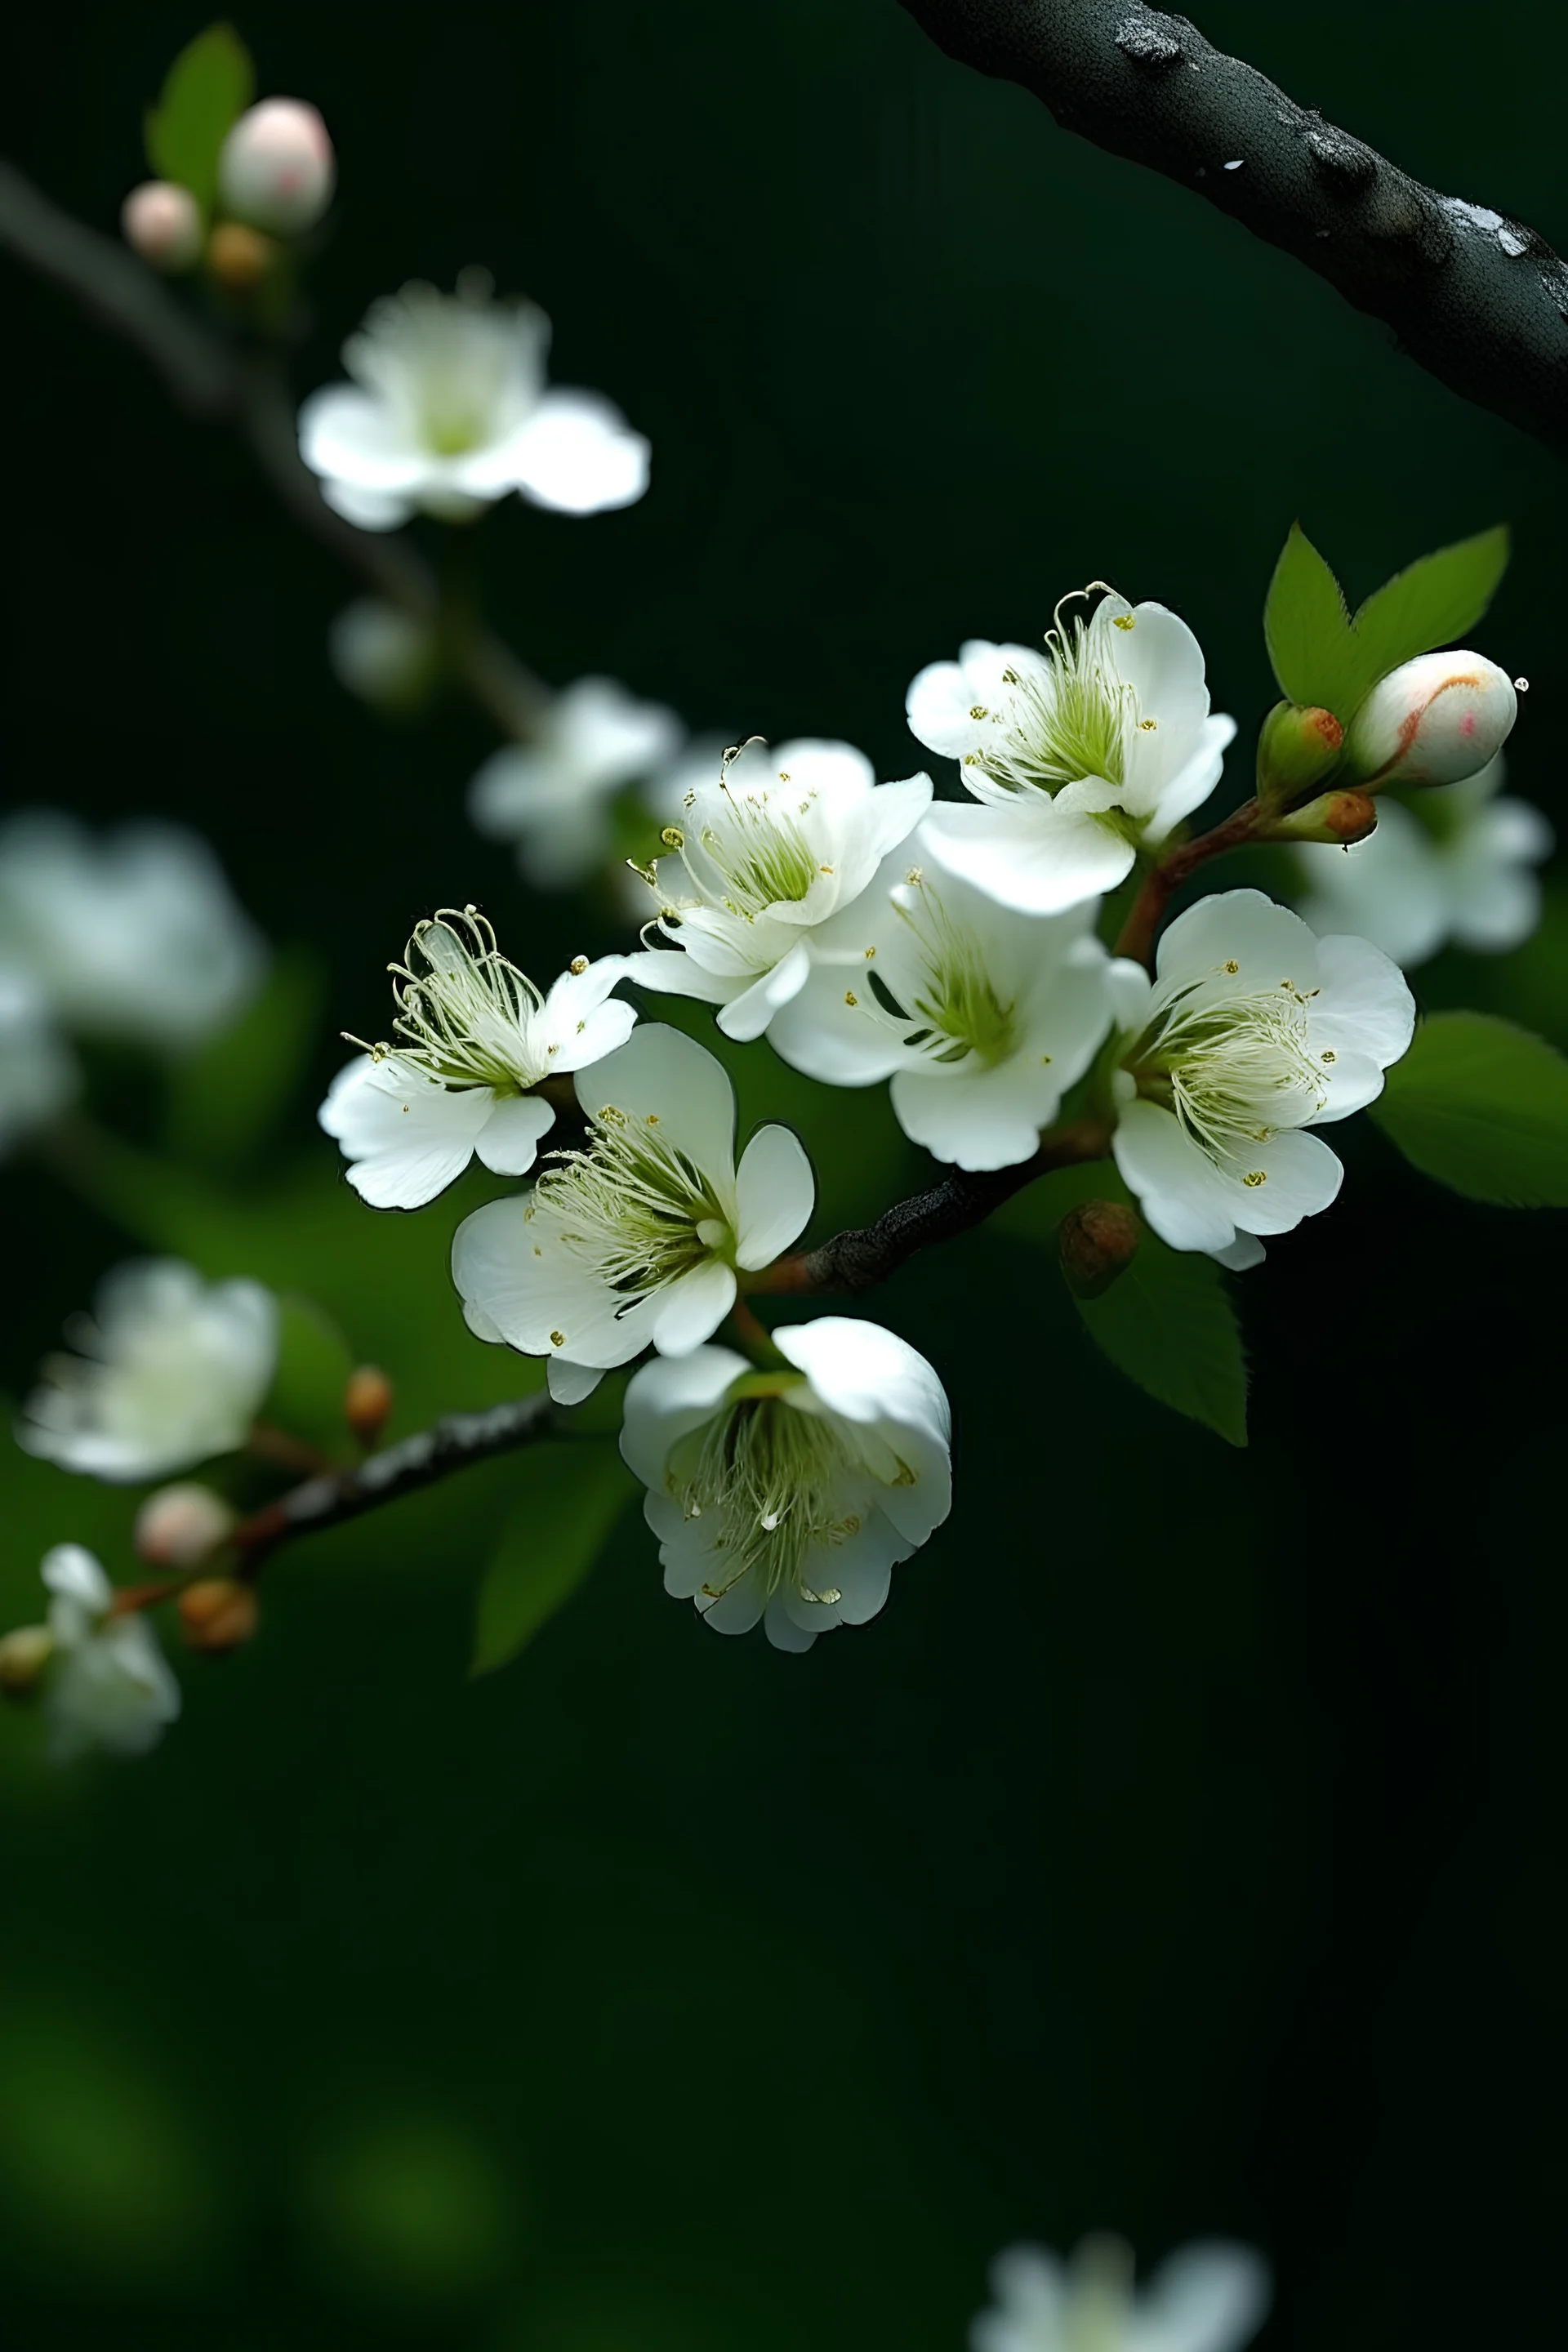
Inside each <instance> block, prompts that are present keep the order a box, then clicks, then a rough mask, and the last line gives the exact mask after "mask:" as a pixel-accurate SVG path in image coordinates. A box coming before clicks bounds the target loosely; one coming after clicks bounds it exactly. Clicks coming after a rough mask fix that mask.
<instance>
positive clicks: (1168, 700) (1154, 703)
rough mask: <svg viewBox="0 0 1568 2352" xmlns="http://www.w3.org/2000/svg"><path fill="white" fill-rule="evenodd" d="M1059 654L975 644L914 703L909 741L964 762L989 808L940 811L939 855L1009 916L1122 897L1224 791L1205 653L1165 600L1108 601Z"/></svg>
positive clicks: (941, 665) (917, 687)
mask: <svg viewBox="0 0 1568 2352" xmlns="http://www.w3.org/2000/svg"><path fill="white" fill-rule="evenodd" d="M1068 601H1070V600H1068V599H1066V598H1064V599H1063V604H1062V605H1058V608H1057V619H1056V625H1055V626H1054V627H1053V628H1052V629H1050V630H1049V631H1048V632H1047V636H1046V643H1045V649H1044V651H1043V652H1036V651H1034V650H1033V649H1032V648H1031V647H1029V646H1013V645H1002V646H994V645H990V644H987V643H986V642H984V640H983V639H979V638H974V639H972V640H971V641H970V642H969V643H968V644H967V645H965V646H963V648H962V650H961V652H960V655H959V658H958V660H957V661H956V662H933V663H932V664H931V666H930V667H929V668H926V669H922V670H921V673H920V675H919V677H916V678H915V679H914V681H913V683H912V684H911V686H910V691H909V704H908V708H909V720H910V730H911V732H912V733H913V734H914V735H915V736H916V737H917V738H918V739H919V740H920V741H921V742H922V743H926V744H929V745H930V747H931V750H932V751H941V752H944V753H946V754H947V756H948V757H950V758H952V759H955V760H958V761H961V762H962V776H963V784H964V787H965V789H966V790H967V791H968V792H970V793H973V795H974V798H975V799H976V800H977V801H981V802H984V803H985V806H984V807H982V808H972V807H967V806H965V805H963V804H962V803H952V802H941V803H938V804H937V806H936V807H934V808H933V809H932V811H931V825H930V836H931V855H932V856H935V857H937V858H938V859H940V861H941V862H942V864H943V865H944V866H948V867H949V868H950V870H951V871H952V872H953V873H954V874H958V875H961V876H963V878H964V879H965V880H967V881H970V882H973V883H974V884H975V885H976V886H977V887H979V888H980V889H982V890H984V891H986V892H987V893H988V894H989V896H990V897H992V898H995V899H998V900H999V901H1000V902H1001V904H1002V905H1003V906H1006V907H1017V908H1021V909H1022V910H1023V911H1025V912H1026V913H1028V914H1034V915H1055V914H1059V913H1060V912H1061V910H1062V909H1063V908H1065V907H1070V906H1073V905H1075V904H1076V903H1077V902H1078V900H1079V899H1080V898H1098V897H1100V895H1101V894H1102V893H1103V892H1105V891H1107V890H1113V889H1114V888H1115V887H1116V885H1117V884H1118V883H1119V882H1121V881H1122V880H1123V879H1124V878H1125V877H1126V876H1127V875H1129V874H1130V873H1131V870H1132V865H1133V860H1134V858H1135V856H1136V855H1137V846H1136V845H1137V844H1138V843H1139V842H1140V841H1143V842H1147V843H1148V844H1150V845H1153V844H1155V843H1157V842H1160V841H1163V839H1164V837H1165V835H1167V834H1168V833H1169V832H1170V831H1171V828H1172V826H1173V825H1174V824H1178V823H1179V822H1180V820H1181V819H1182V818H1183V817H1184V816H1188V815H1190V814H1191V813H1192V811H1193V810H1194V809H1195V808H1196V807H1197V806H1198V804H1199V803H1200V802H1202V801H1205V800H1206V799H1207V798H1208V796H1209V794H1210V793H1211V792H1213V790H1214V788H1215V784H1216V783H1217V782H1219V775H1220V768H1221V765H1222V763H1223V761H1224V759H1225V753H1226V746H1227V744H1228V743H1229V742H1230V740H1231V739H1232V737H1233V736H1234V735H1235V733H1236V721H1235V720H1234V719H1226V718H1219V717H1215V716H1213V715H1211V713H1210V710H1209V693H1208V687H1207V685H1206V684H1205V677H1204V656H1203V648H1202V647H1201V646H1200V645H1199V644H1198V641H1197V639H1196V637H1194V635H1193V633H1192V631H1191V629H1189V628H1188V626H1187V625H1186V623H1185V622H1184V621H1183V620H1179V619H1178V618H1177V616H1176V614H1174V613H1171V612H1167V610H1166V609H1165V607H1164V605H1163V604H1129V603H1128V602H1127V599H1126V598H1125V597H1124V596H1118V595H1115V594H1113V593H1109V592H1108V593H1105V594H1104V595H1102V596H1101V598H1100V603H1099V604H1097V605H1096V606H1095V609H1094V612H1093V614H1092V615H1091V616H1090V618H1089V620H1088V621H1084V620H1081V619H1079V618H1078V617H1077V616H1070V617H1068V618H1067V619H1065V620H1064V619H1063V617H1062V613H1063V607H1064V606H1065V604H1067V603H1068Z"/></svg>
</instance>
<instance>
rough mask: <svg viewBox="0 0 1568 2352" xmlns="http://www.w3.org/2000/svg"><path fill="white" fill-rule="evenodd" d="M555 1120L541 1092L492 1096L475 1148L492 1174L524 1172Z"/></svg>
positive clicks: (525, 1173) (536, 1155)
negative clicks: (487, 1116)
mask: <svg viewBox="0 0 1568 2352" xmlns="http://www.w3.org/2000/svg"><path fill="white" fill-rule="evenodd" d="M475 1091H476V1092H477V1091H479V1089H475ZM554 1124H555V1113H554V1111H553V1110H552V1108H551V1106H550V1105H549V1103H547V1102H546V1101H545V1100H544V1098H543V1097H542V1095H501V1096H500V1097H492V1098H491V1109H490V1115H489V1118H487V1119H486V1121H485V1123H484V1125H483V1127H481V1128H480V1129H479V1136H478V1139H477V1140H476V1142H475V1144H474V1150H476V1151H477V1152H478V1154H479V1158H480V1159H481V1160H483V1161H484V1163H485V1166H486V1167H487V1168H489V1170H491V1171H492V1172H493V1173H494V1174H495V1175H497V1176H526V1175H527V1173H528V1171H529V1170H530V1169H531V1167H532V1165H533V1163H534V1161H535V1160H536V1159H537V1158H538V1156H539V1145H540V1141H541V1139H542V1137H544V1136H546V1135H548V1134H549V1132H550V1130H551V1129H552V1127H553V1126H554Z"/></svg>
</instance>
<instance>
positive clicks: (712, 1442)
mask: <svg viewBox="0 0 1568 2352" xmlns="http://www.w3.org/2000/svg"><path fill="white" fill-rule="evenodd" d="M773 1339H774V1342H775V1344H776V1346H777V1347H778V1349H779V1350H780V1352H781V1354H782V1355H783V1356H784V1358H785V1359H786V1362H785V1365H784V1366H783V1367H781V1368H780V1369H779V1370H774V1371H766V1372H759V1371H756V1370H753V1369H752V1366H751V1365H750V1364H748V1363H747V1362H746V1361H745V1360H744V1358H743V1357H741V1356H738V1355H735V1354H733V1353H732V1352H731V1349H727V1348H699V1349H696V1350H695V1351H694V1352H693V1353H692V1354H690V1355H687V1356H682V1357H679V1358H678V1359H677V1360H674V1361H670V1360H666V1359H662V1358H656V1359H655V1360H653V1361H652V1362H650V1363H647V1364H645V1365H644V1366H643V1368H642V1370H640V1371H638V1372H637V1373H636V1374H635V1375H634V1377H633V1379H632V1381H631V1384H630V1386H629V1387H628V1388H627V1390H626V1418H625V1423H624V1425H623V1428H622V1431H621V1452H622V1454H624V1455H625V1457H626V1462H627V1464H628V1465H629V1466H630V1467H631V1468H632V1469H633V1470H634V1471H635V1472H636V1473H637V1476H638V1477H639V1478H640V1479H641V1480H642V1482H643V1484H644V1486H646V1487H647V1490H648V1491H647V1498H646V1500H645V1503H644V1506H643V1507H644V1511H645V1513H646V1516H647V1523H648V1525H649V1527H650V1528H652V1530H653V1532H654V1534H655V1535H656V1536H657V1537H658V1540H659V1558H660V1560H661V1561H662V1563H663V1566H664V1583H665V1590H666V1591H667V1592H670V1593H672V1594H674V1596H675V1597H676V1598H677V1599H678V1600H682V1601H685V1600H689V1601H694V1602H695V1603H696V1606H697V1610H698V1613H699V1614H700V1616H702V1617H704V1618H706V1620H707V1622H708V1623H709V1624H710V1625H712V1626H714V1627H716V1628H717V1629H718V1631H719V1632H720V1633H747V1632H749V1631H750V1629H751V1628H752V1626H753V1625H755V1624H756V1623H757V1622H758V1620H759V1619H761V1620H762V1621H763V1624H764V1626H765V1628H766V1631H767V1635H768V1639H769V1640H770V1641H771V1642H772V1643H773V1645H774V1647H775V1648H776V1649H780V1650H809V1649H810V1647H811V1645H812V1643H813V1642H814V1641H815V1640H816V1636H817V1634H818V1633H829V1632H831V1631H832V1630H833V1628H834V1627H835V1626H837V1625H863V1624H865V1623H866V1622H867V1621H868V1619H869V1618H872V1617H875V1616H876V1615H877V1613H878V1612H879V1610H880V1609H881V1607H882V1604H883V1602H884V1601H886V1600H887V1597H888V1589H889V1581H890V1580H891V1575H892V1570H893V1569H894V1568H895V1567H896V1565H897V1564H898V1562H899V1561H900V1560H902V1559H908V1558H909V1557H910V1553H911V1552H913V1551H916V1550H918V1549H919V1548H920V1546H921V1544H923V1543H924V1542H925V1540H926V1538H928V1536H930V1534H931V1530H932V1529H933V1528H937V1527H940V1526H941V1524H942V1521H943V1519H945V1518H946V1517H947V1515H948V1510H949V1507H950V1505H951V1502H952V1475H951V1469H950V1428H949V1415H948V1404H947V1398H946V1396H945V1395H944V1393H943V1391H942V1382H941V1381H939V1380H938V1379H937V1376H936V1374H935V1372H934V1371H933V1370H931V1366H930V1365H929V1364H928V1363H927V1362H926V1360H925V1359H924V1357H923V1356H919V1355H917V1354H916V1353H915V1350H914V1349H912V1348H910V1347H909V1346H907V1345H906V1343H905V1342H904V1341H903V1340H902V1339H897V1338H895V1336H894V1335H893V1333H892V1332H890V1331H884V1330H883V1329H881V1328H880V1327H879V1325H877V1324H875V1323H862V1322H858V1321H853V1320H850V1319H848V1318H845V1317H843V1316H837V1315H827V1316H824V1317H822V1318H821V1319H820V1320H819V1321H817V1322H815V1323H804V1324H798V1325H795V1326H794V1327H793V1328H785V1329H784V1330H780V1331H775V1332H774V1333H773Z"/></svg>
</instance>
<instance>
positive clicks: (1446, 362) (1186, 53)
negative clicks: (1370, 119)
mask: <svg viewBox="0 0 1568 2352" xmlns="http://www.w3.org/2000/svg"><path fill="white" fill-rule="evenodd" d="M900 5H902V6H903V7H904V8H905V9H906V10H907V11H908V13H909V14H910V16H912V17H913V18H914V19H915V21H916V23H917V24H918V25H920V26H922V27H923V29H924V30H925V31H926V32H927V33H929V34H930V35H931V38H932V39H933V40H934V41H935V42H936V43H937V44H938V45H939V47H942V48H943V49H945V50H946V52H947V54H948V55H949V57H952V58H958V59H960V60H961V61H962V62H963V64H965V65H971V66H974V67H977V68H979V70H980V71H981V72H982V73H986V74H993V75H995V76H997V77H998V78H1000V79H1004V80H1007V81H1016V82H1019V83H1021V84H1022V85H1023V87H1024V88H1025V89H1027V90H1031V91H1033V93H1034V95H1035V96H1036V97H1037V98H1038V99H1040V100H1043V101H1044V103H1045V104H1046V105H1047V107H1048V108H1049V109H1050V110H1051V112H1052V114H1054V115H1055V117H1056V119H1057V121H1058V122H1059V123H1060V124H1061V126H1062V128H1063V129H1064V130H1065V131H1076V132H1077V133H1078V134H1079V137H1080V138H1084V139H1088V140H1090V141H1092V142H1093V143H1094V145H1095V146H1097V147H1103V148H1105V149H1106V150H1107V151H1108V152H1110V153H1111V154H1113V155H1124V156H1126V157H1128V158H1129V159H1130V160H1131V162H1133V163H1144V164H1147V165H1148V166H1149V168H1150V169H1151V170H1152V171H1155V172H1162V173H1164V174H1165V176H1166V177H1167V178H1168V179H1172V180H1175V181H1176V182H1178V183H1179V184H1181V185H1182V186H1183V187H1187V188H1191V189H1193V190H1194V193H1195V194H1198V195H1201V196H1205V197H1206V198H1207V199H1208V201H1209V203H1210V204H1212V205H1216V206H1217V207H1218V209H1219V210H1220V211H1221V212H1225V213H1228V214H1230V215H1231V217H1232V218H1233V219H1235V220H1238V221H1240V222H1241V224H1242V225H1243V226H1244V227H1246V228H1249V229H1250V230H1251V231H1252V233H1253V234H1254V236H1260V237H1262V238H1264V239H1265V240H1266V241H1267V242H1268V244H1270V245H1277V246H1279V247H1282V249H1283V250H1284V251H1285V252H1287V253H1289V254H1293V255H1294V256H1295V257H1296V259H1297V260H1298V261H1300V262H1304V263H1305V264H1306V266H1307V268H1309V269H1310V270H1313V271H1314V272H1315V273H1316V274H1317V276H1319V277H1320V278H1327V280H1328V282H1329V284H1330V285H1331V286H1332V287H1334V288H1336V289H1337V290H1338V291H1339V292H1340V293H1341V294H1342V295H1343V296H1344V298H1345V299H1346V300H1347V301H1348V302H1352V303H1353V304H1354V305H1355V307H1356V309H1357V310H1365V311H1369V312H1370V313H1371V314H1372V316H1373V318H1377V319H1382V320H1385V321H1386V322H1387V324H1388V325H1389V326H1391V327H1393V328H1394V331H1395V333H1396V334H1397V335H1398V337H1399V340H1400V341H1401V342H1402V343H1403V345H1404V346H1405V350H1406V351H1407V352H1409V354H1410V356H1411V357H1412V359H1414V360H1416V361H1418V362H1419V363H1420V365H1421V366H1422V367H1424V368H1426V370H1427V371H1428V373H1430V374H1432V375H1435V376H1436V377H1438V378H1439V379H1440V381H1441V382H1443V383H1446V384H1447V385H1448V386H1449V387H1450V388H1451V389H1452V390H1453V391H1455V392H1458V393H1462V394H1463V395H1464V396H1465V398H1466V399H1467V400H1473V401H1475V402H1477V403H1478V404H1479V406H1481V407H1482V408H1489V409H1492V410H1494V411H1495V412H1496V414H1497V415H1500V416H1506V417H1508V418H1509V419H1510V421H1511V422H1512V423H1513V424H1515V425H1521V426H1522V427H1523V428H1524V430H1525V431H1526V432H1527V433H1533V434H1534V435H1536V436H1537V437H1538V438H1539V439H1540V440H1542V441H1543V442H1545V443H1546V444H1547V446H1549V447H1551V448H1553V449H1555V450H1557V451H1559V452H1563V451H1564V450H1568V268H1565V267H1564V264H1563V260H1562V258H1561V257H1560V256H1559V255H1557V254H1556V253H1554V252H1553V250H1552V247H1551V246H1550V245H1548V244H1547V242H1546V240H1545V239H1544V237H1542V236H1537V235H1536V233H1535V231H1534V230H1533V229H1530V228H1526V227H1524V226H1522V225H1521V223H1520V222H1518V221H1514V220H1510V219H1507V218H1505V217H1504V215H1501V214H1500V213H1498V212H1496V211H1494V210H1493V209H1492V208H1491V207H1490V206H1489V205H1476V204H1469V203H1466V202H1464V201H1462V200H1461V199H1459V198H1458V197H1454V196H1445V195H1441V194H1438V192H1437V191H1436V189H1435V188H1428V187H1426V186H1425V185H1424V184H1422V183H1421V182H1420V181H1419V180H1415V179H1412V178H1411V177H1410V175H1409V173H1406V172H1402V171H1401V170H1400V169H1399V167H1398V165H1397V164H1394V163H1389V162H1388V161H1387V160H1386V158H1384V156H1382V155H1379V154H1378V153H1376V152H1374V150H1373V149H1372V148H1371V147H1368V146H1366V145H1365V144H1364V143H1363V142H1362V141H1361V140H1359V139H1356V138H1353V137H1352V135H1351V133H1350V132H1349V131H1341V130H1338V129H1336V127H1335V126H1334V125H1333V124H1332V123H1331V122H1326V121H1324V120H1323V118H1322V116H1321V114H1320V113H1319V112H1318V111H1317V110H1316V108H1314V107H1302V106H1298V105H1296V104H1295V102H1294V101H1293V100H1290V99H1289V98H1287V97H1286V96H1285V94H1284V92H1283V91H1282V90H1280V89H1276V88H1275V86H1274V84H1273V83H1272V82H1271V81H1268V80H1267V79H1265V77H1264V76H1263V75H1262V74H1260V73H1258V71H1257V70H1256V69H1255V68H1253V67H1251V66H1249V65H1246V64H1244V63H1243V62H1242V61H1241V59H1240V58H1232V57H1226V55H1225V54H1224V52H1223V51H1222V50H1219V49H1215V48H1214V47H1211V46H1210V44H1209V43H1208V42H1207V41H1205V38H1204V37H1203V35H1202V34H1201V33H1200V32H1199V31H1198V30H1197V29H1196V27H1195V26H1193V25H1191V24H1189V23H1188V21H1187V19H1186V18H1185V17H1184V16H1170V15H1168V14H1167V13H1166V12H1165V11H1164V10H1163V9H1160V8H1151V7H1148V6H1146V5H1144V0H900ZM1259 22H1260V24H1264V25H1266V24H1267V22H1268V12H1267V11H1266V10H1264V11H1260V12H1259ZM1453 54H1454V63H1455V73H1456V77H1458V75H1459V74H1461V73H1462V72H1463V70H1464V48H1463V45H1461V44H1456V45H1455V47H1454V52H1453ZM1456 96H1457V99H1458V101H1459V102H1460V103H1461V104H1463V103H1465V102H1466V100H1467V93H1465V92H1464V91H1463V90H1462V89H1460V88H1459V87H1458V80H1457V79H1456Z"/></svg>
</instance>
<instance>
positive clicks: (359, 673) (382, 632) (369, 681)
mask: <svg viewBox="0 0 1568 2352" xmlns="http://www.w3.org/2000/svg"><path fill="white" fill-rule="evenodd" d="M327 656H328V658H329V660H330V661H331V665H332V668H333V670H334V671H335V672H336V674H337V677H338V681H339V683H340V684H341V685H342V686H346V687H347V688H348V690H349V692H350V693H351V694H357V695H358V696H359V698H360V699H361V701H362V702H368V703H369V704H371V706H372V708H373V709H377V710H387V711H406V710H414V709H417V708H418V706H419V704H420V703H421V702H423V701H424V699H425V698H426V695H427V693H428V692H429V690H430V688H431V686H432V685H433V684H434V683H435V677H436V632H435V630H434V629H433V628H432V627H431V626H430V625H429V623H428V622H427V621H416V620H415V619H414V618H413V616H412V615H411V614H407V613H400V612H399V611H398V609H397V607H396V605H395V604H382V603H381V602H380V600H379V599H378V598H376V597H374V596H362V597H360V598H359V599H358V601H357V602H356V603H354V604H349V605H347V606H345V608H344V609H343V611H342V612H341V613H340V614H338V617H337V619H336V620H335V621H334V622H333V623H332V625H331V628H330V629H329V630H328V631H327Z"/></svg>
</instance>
